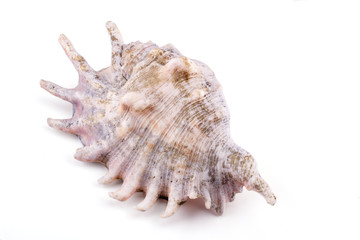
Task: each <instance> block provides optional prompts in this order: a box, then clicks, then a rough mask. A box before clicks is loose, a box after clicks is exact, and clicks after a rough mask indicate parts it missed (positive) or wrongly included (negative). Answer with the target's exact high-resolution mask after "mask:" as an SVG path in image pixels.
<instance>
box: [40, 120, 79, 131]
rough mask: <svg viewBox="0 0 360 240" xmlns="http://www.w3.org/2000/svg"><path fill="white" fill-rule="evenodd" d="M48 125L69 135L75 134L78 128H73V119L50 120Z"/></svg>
mask: <svg viewBox="0 0 360 240" xmlns="http://www.w3.org/2000/svg"><path fill="white" fill-rule="evenodd" d="M47 123H48V125H49V126H50V127H52V128H56V129H58V130H60V131H63V132H67V133H75V131H76V128H75V127H73V119H71V118H70V119H52V118H48V120H47Z"/></svg>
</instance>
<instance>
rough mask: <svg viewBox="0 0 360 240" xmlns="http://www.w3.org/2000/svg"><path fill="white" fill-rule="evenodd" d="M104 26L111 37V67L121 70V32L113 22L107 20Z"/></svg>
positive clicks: (122, 42)
mask: <svg viewBox="0 0 360 240" xmlns="http://www.w3.org/2000/svg"><path fill="white" fill-rule="evenodd" d="M106 28H107V30H108V32H109V35H110V38H111V47H112V57H111V65H112V69H113V70H114V71H115V72H116V71H121V54H120V53H121V46H122V45H123V44H124V41H123V38H122V36H121V33H120V31H119V29H118V28H117V26H116V25H115V23H113V22H111V21H108V22H107V23H106Z"/></svg>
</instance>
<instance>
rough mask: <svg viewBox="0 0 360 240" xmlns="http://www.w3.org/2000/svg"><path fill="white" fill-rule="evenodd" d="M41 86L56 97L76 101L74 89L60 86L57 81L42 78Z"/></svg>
mask: <svg viewBox="0 0 360 240" xmlns="http://www.w3.org/2000/svg"><path fill="white" fill-rule="evenodd" d="M40 86H41V87H42V88H43V89H45V90H46V91H48V92H49V93H51V94H52V95H54V96H56V97H59V98H61V99H63V100H65V101H68V102H74V97H73V96H74V93H73V90H72V89H67V88H63V87H60V86H59V85H57V84H55V83H52V82H49V81H45V80H43V79H41V80H40Z"/></svg>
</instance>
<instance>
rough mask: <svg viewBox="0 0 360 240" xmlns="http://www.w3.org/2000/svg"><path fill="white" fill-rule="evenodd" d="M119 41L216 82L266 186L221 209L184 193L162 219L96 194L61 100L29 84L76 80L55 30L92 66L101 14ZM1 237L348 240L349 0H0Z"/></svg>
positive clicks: (101, 42) (355, 229)
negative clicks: (168, 55)
mask: <svg viewBox="0 0 360 240" xmlns="http://www.w3.org/2000/svg"><path fill="white" fill-rule="evenodd" d="M108 20H112V21H114V22H115V23H117V25H118V27H119V29H120V31H121V32H122V34H123V36H124V39H125V41H126V42H131V41H136V40H140V41H148V40H152V41H153V42H155V43H157V44H158V45H164V44H166V43H173V44H174V45H175V46H176V47H177V48H178V49H179V50H180V51H181V52H182V53H183V54H184V55H186V56H188V57H190V58H194V59H198V60H201V61H203V62H205V63H207V64H208V65H209V66H210V67H211V68H212V69H213V70H214V72H215V74H216V76H217V78H218V80H219V82H220V83H221V84H222V86H223V90H224V92H225V96H226V99H227V102H228V105H229V108H230V112H231V117H232V119H231V132H232V136H233V138H234V140H235V141H236V142H237V143H238V144H239V145H240V146H242V147H243V148H245V149H246V150H248V151H249V152H251V153H252V154H253V155H254V156H255V158H256V160H257V163H258V166H259V171H260V172H261V174H262V176H263V177H264V178H265V179H266V180H267V181H268V183H269V184H270V185H271V187H272V189H273V191H274V192H275V193H276V195H277V198H278V202H277V204H276V205H275V206H274V207H271V206H270V205H268V204H266V202H265V201H264V199H263V198H262V197H261V196H260V195H258V194H256V193H254V192H248V191H246V190H245V191H244V192H243V193H241V194H238V195H237V196H236V199H235V201H234V202H232V203H229V204H227V207H226V209H225V212H224V214H223V216H221V217H218V216H215V215H214V214H213V213H211V212H209V211H207V210H205V208H204V205H203V202H202V201H200V200H192V201H189V202H187V203H186V204H184V205H183V206H181V207H180V209H179V210H178V212H177V213H176V214H175V215H174V216H173V217H171V218H167V219H162V218H160V217H159V215H160V214H161V212H162V211H163V210H164V209H165V205H166V201H163V200H160V201H158V203H157V204H156V205H155V206H154V207H153V208H152V209H151V210H149V211H148V212H145V213H143V212H139V211H137V210H136V209H135V206H136V204H137V203H138V202H140V201H141V199H142V198H143V195H142V194H140V193H139V194H136V195H135V196H134V197H132V198H131V199H130V200H128V201H127V202H118V201H116V200H114V199H111V198H109V197H108V195H107V192H110V191H113V190H116V189H118V188H119V186H120V184H119V183H115V184H112V185H110V186H103V185H100V184H98V183H97V179H98V178H100V177H101V176H102V175H103V174H105V168H103V167H102V166H98V165H95V164H86V163H82V162H78V161H76V160H75V159H74V158H73V154H74V152H75V149H76V148H78V147H80V146H81V143H80V141H79V140H78V139H77V138H76V137H73V136H70V135H67V134H64V133H61V132H59V131H56V130H54V129H51V128H50V127H48V126H47V124H46V119H47V117H53V118H68V117H70V116H71V114H72V107H71V105H70V104H69V103H66V102H64V101H62V100H60V99H57V98H56V97H54V96H52V95H50V94H48V93H47V92H46V91H44V90H43V89H41V88H40V86H39V80H40V79H41V78H43V79H45V80H50V81H53V82H55V83H57V84H59V85H62V86H64V87H75V86H76V84H77V74H76V71H75V70H74V69H73V66H72V64H71V63H70V61H69V60H68V59H67V57H66V56H65V54H64V53H63V50H62V49H61V47H60V45H59V44H58V42H57V37H58V35H59V34H60V33H65V34H66V35H67V36H68V37H69V39H70V40H71V41H72V43H73V44H74V45H75V47H76V49H77V50H78V51H79V52H80V53H81V54H82V55H83V56H84V57H85V58H86V59H87V60H88V62H89V63H90V64H91V65H92V66H93V67H94V68H95V69H101V68H103V67H107V66H108V65H109V64H110V41H109V36H108V34H107V31H106V29H105V27H104V25H105V22H106V21H108ZM0 31H1V38H0V69H1V71H0V90H1V93H0V104H1V119H0V121H1V124H0V139H1V145H0V146H1V158H0V239H1V240H12V239H37V240H45V239H52V240H58V239H68V240H75V239H87V240H90V239H104V240H111V239H130V238H131V239H133V238H136V239H145V238H146V239H182V240H183V239H262V240H263V239H277V240H278V239H328V238H334V239H360V230H359V226H360V163H359V161H360V153H359V150H360V149H359V146H360V145H359V144H360V111H359V110H360V94H359V91H360V2H359V1H358V0H354V1H350V0H338V1H333V0H304V1H300V0H299V1H292V0H273V1H270V0H262V1H260V0H247V1H225V0H222V1H216V2H215V1H195V0H192V1H184V0H182V1H176V2H175V1H130V0H128V1H121V0H116V1H105V0H103V1H76V2H75V1H65V0H63V1H58V2H55V1H54V2H51V1H35V0H32V1H2V2H1V3H0Z"/></svg>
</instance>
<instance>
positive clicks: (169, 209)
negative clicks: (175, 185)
mask: <svg viewBox="0 0 360 240" xmlns="http://www.w3.org/2000/svg"><path fill="white" fill-rule="evenodd" d="M179 207H180V205H179V203H178V202H177V201H176V200H175V199H173V198H169V200H168V204H167V206H166V209H165V211H164V212H163V213H162V214H161V217H162V218H167V217H170V216H172V215H174V213H175V212H176V210H177V209H178V208H179Z"/></svg>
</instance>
